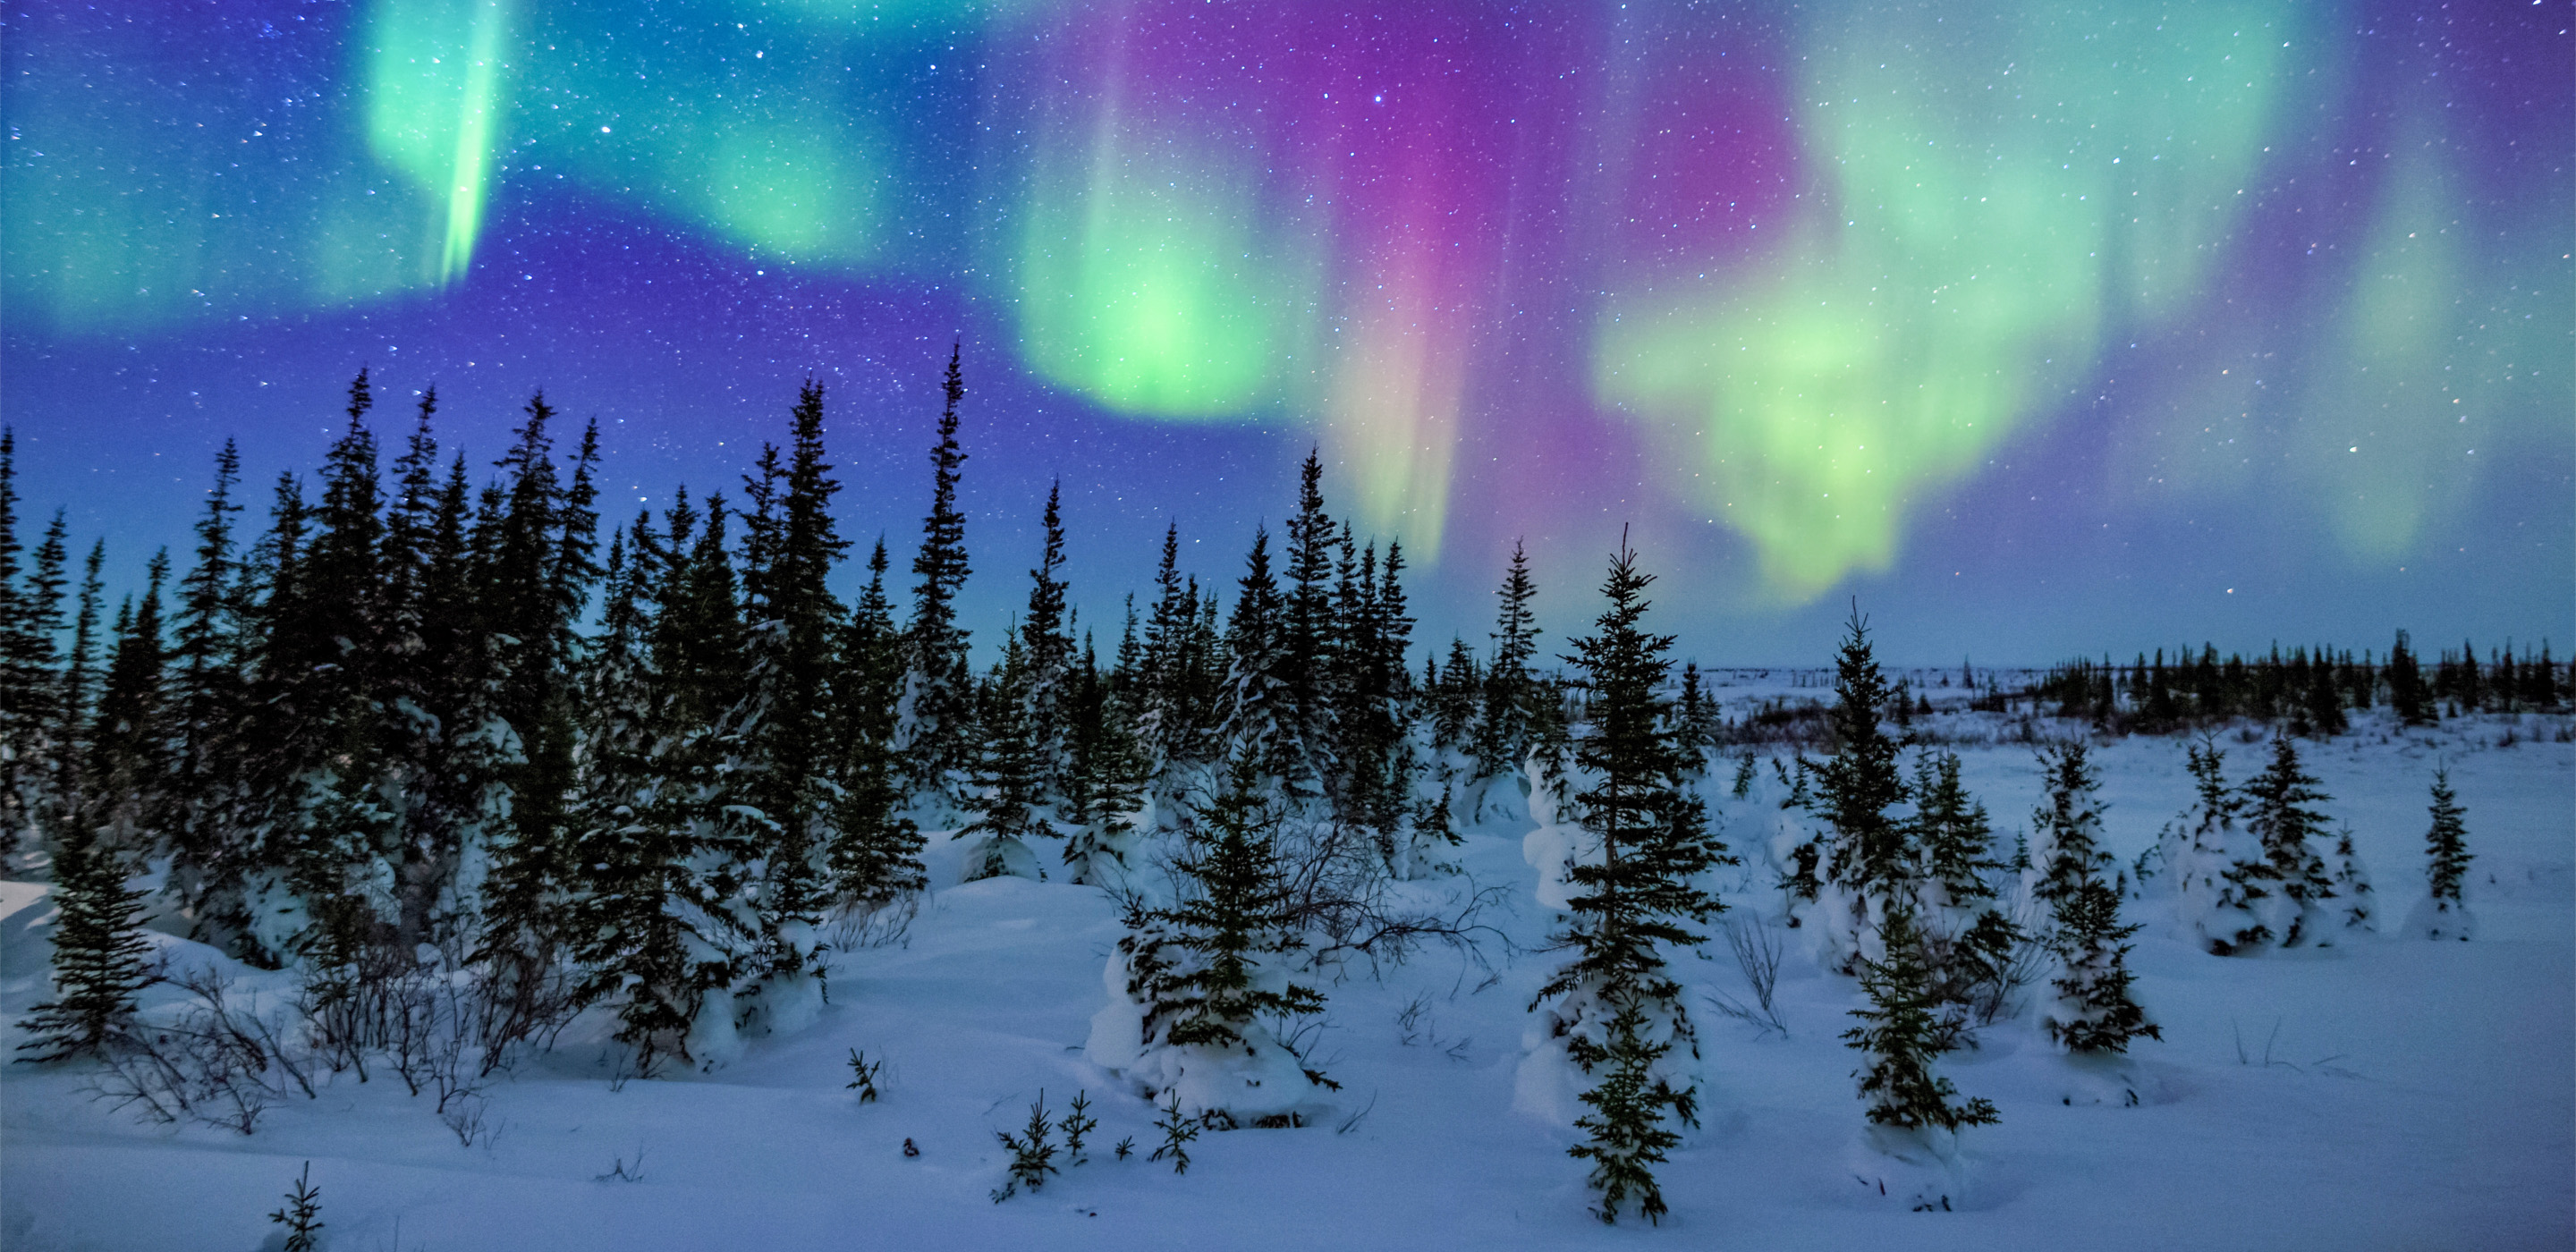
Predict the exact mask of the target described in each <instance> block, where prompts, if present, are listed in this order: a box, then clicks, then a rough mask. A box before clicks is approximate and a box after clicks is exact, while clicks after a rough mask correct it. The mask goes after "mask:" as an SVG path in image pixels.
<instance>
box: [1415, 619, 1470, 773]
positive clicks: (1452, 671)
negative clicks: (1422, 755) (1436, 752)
mask: <svg viewBox="0 0 2576 1252" xmlns="http://www.w3.org/2000/svg"><path fill="white" fill-rule="evenodd" d="M1483 682H1484V679H1483V676H1482V675H1481V674H1479V673H1477V671H1476V654H1475V652H1474V651H1473V650H1471V649H1469V648H1468V647H1467V641H1466V639H1465V638H1464V637H1461V636H1457V635H1452V636H1450V637H1449V660H1448V662H1447V664H1445V665H1443V666H1440V667H1437V668H1434V669H1433V670H1431V671H1430V672H1429V674H1428V675H1426V676H1425V677H1424V679H1423V683H1422V685H1423V687H1424V689H1425V690H1426V691H1427V692H1428V693H1429V694H1430V698H1431V744H1432V746H1433V747H1435V748H1443V749H1446V748H1463V749H1466V750H1468V751H1469V752H1470V753H1471V754H1472V753H1473V751H1474V750H1475V747H1476V744H1475V740H1474V738H1473V735H1474V734H1475V732H1476V728H1477V726H1478V724H1479V723H1478V721H1477V717H1476V705H1477V701H1478V698H1479V695H1480V692H1481V690H1482V687H1483Z"/></svg>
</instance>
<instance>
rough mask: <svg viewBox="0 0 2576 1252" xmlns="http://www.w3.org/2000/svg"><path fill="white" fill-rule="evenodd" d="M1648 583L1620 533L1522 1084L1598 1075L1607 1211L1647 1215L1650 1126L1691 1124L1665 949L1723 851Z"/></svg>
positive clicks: (1704, 902) (1582, 645) (1594, 655)
mask: <svg viewBox="0 0 2576 1252" xmlns="http://www.w3.org/2000/svg"><path fill="white" fill-rule="evenodd" d="M1653 581H1654V576H1653V575H1651V574H1647V573H1645V572H1643V571H1641V570H1639V569H1638V568H1637V558H1636V553H1634V552H1632V551H1629V550H1628V549H1627V547H1626V545H1625V544H1624V543H1623V544H1622V545H1621V547H1620V550H1619V552H1618V553H1617V554H1616V556H1614V557H1613V558H1612V561H1611V564H1610V572H1609V576H1608V578H1607V580H1606V581H1605V582H1604V583H1603V586H1602V593H1603V595H1604V596H1605V597H1606V598H1607V599H1608V600H1609V607H1608V608H1607V609H1606V610H1604V611H1603V612H1602V614H1601V616H1600V618H1599V619H1598V620H1597V622H1596V624H1595V630H1594V633H1593V634H1592V635H1590V636H1588V637H1585V638H1582V639H1577V640H1575V641H1574V648H1575V655H1574V657H1573V658H1571V659H1572V660H1573V662H1574V664H1575V666H1576V669H1577V670H1578V672H1579V673H1580V675H1581V677H1580V678H1579V679H1578V680H1577V681H1578V684H1579V686H1580V687H1581V689H1582V690H1583V692H1584V693H1585V695H1586V696H1587V697H1588V704H1589V707H1590V711H1591V717H1590V722H1589V724H1588V725H1587V726H1586V727H1584V728H1583V733H1581V734H1580V736H1579V737H1577V738H1576V740H1575V741H1574V764H1575V765H1576V767H1577V769H1578V770H1579V771H1581V773H1580V774H1579V777H1580V779H1581V782H1582V784H1583V785H1582V786H1581V789H1580V790H1577V791H1576V792H1575V793H1574V794H1573V795H1572V796H1571V800H1572V802H1573V810H1574V812H1575V814H1576V816H1577V820H1578V822H1579V823H1580V825H1581V827H1582V829H1583V831H1584V832H1585V834H1587V835H1588V836H1589V837H1590V840H1591V843H1592V846H1591V847H1590V848H1589V849H1587V850H1586V852H1585V854H1584V855H1580V856H1578V857H1576V858H1575V860H1574V863H1573V864H1572V865H1571V866H1569V867H1565V868H1563V869H1562V870H1561V872H1562V874H1563V876H1564V878H1565V879H1566V880H1567V881H1568V883H1569V884H1570V886H1571V892H1572V894H1571V895H1570V897H1569V898H1568V899H1567V901H1566V907H1567V910H1568V914H1567V923H1566V925H1565V927H1564V929H1563V930H1561V931H1560V932H1559V933H1558V934H1557V936H1556V939H1557V942H1558V943H1560V944H1561V945H1562V946H1564V947H1566V948H1568V949H1570V950H1571V951H1572V952H1573V954H1574V955H1573V959H1571V960H1569V961H1568V962H1566V964H1565V965H1563V966H1562V967H1560V968H1559V969H1558V970H1557V972H1556V974H1555V976H1554V977H1552V978H1550V979H1549V980H1548V982H1547V983H1546V985H1544V986H1542V987H1541V988H1540V989H1539V993H1538V997H1537V999H1536V1000H1535V1001H1534V1002H1533V1003H1532V1005H1531V1008H1532V1009H1533V1010H1535V1011H1537V1013H1538V1015H1539V1016H1538V1021H1537V1023H1536V1029H1535V1030H1534V1031H1533V1033H1534V1034H1535V1035H1536V1036H1537V1047H1536V1048H1535V1049H1534V1050H1533V1052H1532V1054H1531V1055H1530V1057H1529V1058H1528V1059H1527V1060H1525V1061H1524V1062H1523V1067H1524V1068H1523V1078H1522V1082H1523V1084H1524V1086H1532V1085H1543V1084H1544V1082H1545V1081H1546V1078H1547V1075H1546V1074H1545V1073H1543V1072H1539V1073H1534V1072H1533V1070H1532V1067H1537V1069H1539V1070H1541V1071H1543V1070H1546V1069H1549V1068H1553V1067H1554V1066H1556V1065H1559V1064H1563V1063H1570V1064H1571V1065H1572V1066H1573V1068H1574V1069H1575V1070H1577V1071H1579V1072H1580V1073H1582V1074H1583V1075H1585V1076H1587V1077H1591V1078H1594V1079H1596V1080H1598V1082H1597V1083H1596V1086H1595V1088H1594V1091H1593V1094H1592V1095H1591V1096H1588V1097H1583V1098H1584V1099H1586V1101H1587V1102H1589V1103H1591V1104H1593V1106H1594V1114H1593V1116H1592V1117H1591V1118H1589V1119H1588V1123H1579V1124H1584V1128H1585V1129H1586V1130H1587V1131H1588V1132H1589V1134H1590V1136H1591V1137H1590V1140H1589V1143H1588V1147H1589V1148H1590V1149H1591V1150H1590V1151H1589V1152H1587V1153H1584V1155H1589V1156H1591V1157H1592V1158H1593V1160H1594V1161H1595V1166H1596V1167H1595V1170H1594V1175H1593V1181H1594V1183H1595V1185H1596V1186H1600V1187H1603V1188H1605V1190H1604V1192H1603V1200H1604V1208H1603V1216H1604V1217H1605V1219H1606V1218H1609V1217H1614V1216H1615V1215H1616V1210H1615V1208H1614V1207H1613V1205H1615V1203H1616V1200H1615V1199H1614V1197H1613V1196H1612V1195H1611V1193H1610V1191H1609V1190H1607V1188H1610V1187H1611V1186H1613V1185H1614V1184H1615V1185H1617V1186H1618V1187H1619V1188H1621V1190H1622V1192H1623V1194H1624V1191H1625V1190H1627V1189H1632V1188H1633V1189H1637V1190H1638V1191H1639V1202H1640V1204H1641V1205H1643V1206H1645V1210H1646V1211H1647V1212H1648V1215H1649V1216H1652V1215H1654V1213H1656V1212H1659V1211H1660V1209H1661V1199H1660V1196H1659V1194H1658V1193H1657V1192H1656V1191H1655V1190H1654V1186H1653V1180H1652V1177H1651V1175H1650V1174H1647V1173H1646V1171H1645V1166H1646V1165H1647V1164H1648V1163H1649V1162H1650V1160H1651V1159H1654V1158H1655V1157H1659V1155H1660V1148H1656V1147H1655V1146H1654V1145H1656V1144H1657V1143H1659V1142H1661V1140H1660V1137H1659V1135H1658V1134H1657V1133H1656V1128H1657V1127H1660V1126H1661V1125H1662V1124H1663V1122H1664V1120H1665V1119H1666V1118H1667V1117H1670V1118H1671V1119H1673V1120H1675V1121H1679V1122H1681V1123H1683V1124H1686V1125H1696V1124H1697V1122H1698V1108H1699V1082H1698V1074H1697V1070H1698V1061H1699V1040H1698V1034H1697V1030H1696V1028H1695V1027H1694V1026H1693V1025H1692V1022H1691V1019H1690V1014H1689V1011H1688V1010H1687V1008H1686V1007H1685V1006H1684V1004H1683V1002H1682V994H1681V985H1680V983H1679V982H1678V981H1676V980H1675V979H1674V978H1673V977H1672V975H1671V973H1670V971H1669V968H1668V966H1667V965H1666V958H1665V953H1666V952H1667V951H1668V950H1670V949H1677V948H1686V947H1691V946H1695V945H1697V944H1699V943H1701V942H1703V941H1704V940H1705V938H1706V936H1705V935H1703V934H1701V933H1700V932H1699V931H1697V930H1694V929H1692V927H1693V926H1694V925H1696V924H1700V923H1705V922H1706V921H1708V919H1710V918H1711V917H1713V916H1715V915H1716V914H1717V913H1718V912H1719V911H1720V910H1721V909H1722V908H1723V907H1724V906H1723V905H1722V904H1721V903H1720V902H1719V901H1718V898H1717V895H1716V893H1714V892H1713V891H1710V890H1708V889H1707V888H1706V887H1705V886H1704V885H1703V883H1702V881H1701V880H1702V877H1703V875H1705V874H1706V873H1707V871H1708V870H1710V869H1712V868H1714V867H1716V866H1717V865H1719V864H1721V863H1729V862H1731V861H1732V858H1730V857H1727V856H1726V855H1725V845H1723V844H1721V843H1719V842H1718V841H1717V840H1716V839H1715V838H1714V837H1712V836H1711V835H1710V833H1709V830H1708V819H1707V813H1706V811H1705V810H1704V808H1703V806H1702V804H1701V802H1700V800H1699V798H1698V797H1697V796H1696V795H1693V794H1691V793H1690V791H1689V790H1688V789H1687V788H1686V787H1685V786H1684V779H1685V775H1686V773H1687V771H1688V769H1689V762H1688V760H1687V759H1686V757H1685V753H1684V749H1683V745H1682V744H1681V742H1680V741H1679V736H1677V735H1676V734H1675V733H1674V728H1673V725H1672V721H1671V718H1670V716H1669V714H1670V706H1669V704H1668V703H1667V702H1666V701H1665V700H1664V698H1663V696H1662V690H1663V686H1664V681H1665V679H1666V678H1667V676H1668V675H1669V673H1670V671H1671V666H1672V663H1671V661H1670V660H1669V659H1668V658H1667V657H1666V656H1665V653H1666V652H1667V651H1669V650H1670V649H1671V647H1672V642H1673V641H1672V637H1671V636H1669V635H1650V634H1647V633H1646V632H1645V631H1644V630H1642V629H1641V628H1640V626H1639V622H1640V621H1641V619H1642V618H1643V617H1644V615H1645V613H1646V610H1647V608H1648V602H1647V600H1646V598H1645V594H1644V593H1645V590H1646V588H1647V586H1648V585H1649V584H1651V583H1652V582H1653ZM1622 1022H1624V1023H1626V1024H1625V1025H1624V1026H1622V1025H1620V1023H1622ZM1560 1058H1561V1060H1560ZM1613 1080H1615V1081H1616V1082H1617V1083H1618V1086H1616V1087H1615V1088H1613V1087H1608V1086H1605V1085H1604V1084H1608V1083H1610V1082H1612V1081H1613ZM1650 1152H1651V1153H1652V1154H1653V1155H1652V1156H1650V1155H1648V1153H1650Z"/></svg>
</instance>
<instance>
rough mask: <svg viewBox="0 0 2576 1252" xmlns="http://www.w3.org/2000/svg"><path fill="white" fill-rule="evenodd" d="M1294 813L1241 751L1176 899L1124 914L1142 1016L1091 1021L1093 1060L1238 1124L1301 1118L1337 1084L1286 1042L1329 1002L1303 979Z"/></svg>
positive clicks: (1196, 827)
mask: <svg viewBox="0 0 2576 1252" xmlns="http://www.w3.org/2000/svg"><path fill="white" fill-rule="evenodd" d="M1284 820H1285V813H1284V810H1283V808H1282V805H1281V802H1280V801H1279V799H1278V798H1277V796H1276V795H1275V793H1274V792H1273V790H1272V788H1271V786H1270V781H1269V779H1268V778H1267V776H1265V775H1264V773H1263V767H1262V765H1261V764H1260V763H1259V762H1258V761H1257V760H1256V759H1254V758H1253V757H1252V756H1250V755H1245V754H1238V755H1237V756H1236V757H1235V758H1234V759H1233V760H1232V761H1231V762H1230V763H1229V765H1228V767H1227V771H1226V777H1225V781H1224V783H1223V784H1222V786H1221V788H1220V789H1219V790H1218V791H1217V793H1216V794H1215V795H1214V796H1212V797H1209V798H1208V799H1206V800H1205V801H1204V802H1203V803H1202V805H1201V806H1200V807H1199V809H1198V810H1197V812H1196V813H1195V815H1194V819H1193V821H1192V823H1191V826H1190V829H1189V831H1188V834H1187V844H1186V847H1185V850H1184V851H1183V853H1182V855H1181V856H1180V857H1178V858H1177V859H1176V860H1175V861H1174V863H1173V869H1174V870H1175V871H1176V874H1177V878H1178V881H1177V884H1176V886H1177V888H1178V895H1177V898H1176V899H1175V900H1174V901H1173V902H1172V903H1171V904H1170V905H1168V906H1166V907H1160V908H1147V907H1144V906H1143V905H1142V904H1141V903H1139V904H1137V905H1134V906H1131V908H1130V911H1129V913H1128V916H1127V919H1126V921H1127V935H1126V936H1125V937H1124V938H1122V939H1120V940H1119V943H1118V954H1117V955H1116V956H1115V957H1113V958H1112V962H1113V963H1112V977H1113V980H1114V982H1115V983H1116V985H1120V986H1123V988H1124V990H1125V995H1126V999H1127V1002H1128V1004H1129V1005H1130V1006H1131V1007H1132V1009H1133V1010H1134V1012H1135V1014H1136V1025H1135V1028H1134V1029H1135V1035H1134V1037H1132V1038H1123V1039H1112V1038H1110V1037H1107V1036H1106V1035H1105V1034H1104V1027H1103V1026H1102V1025H1101V1021H1100V1019H1095V1025H1094V1032H1093V1037H1092V1045H1091V1052H1092V1055H1093V1058H1094V1059H1095V1060H1098V1061H1100V1062H1101V1063H1103V1064H1107V1065H1110V1066H1111V1067H1112V1068H1117V1069H1123V1070H1125V1071H1126V1072H1127V1073H1128V1075H1129V1076H1130V1077H1131V1078H1133V1079H1135V1080H1136V1081H1138V1082H1140V1083H1142V1084H1144V1085H1145V1086H1146V1087H1147V1088H1148V1089H1149V1090H1150V1091H1151V1092H1152V1093H1153V1094H1155V1095H1157V1096H1160V1095H1162V1094H1163V1093H1166V1092H1168V1093H1171V1099H1172V1100H1174V1101H1175V1102H1176V1107H1179V1108H1185V1109H1187V1110H1189V1111H1191V1112H1193V1113H1196V1114H1198V1115H1199V1116H1200V1117H1201V1118H1202V1119H1203V1120H1205V1121H1206V1122H1208V1123H1209V1124H1212V1125H1216V1126H1219V1127H1223V1128H1228V1129H1230V1128H1233V1127H1235V1126H1238V1125H1242V1124H1245V1123H1247V1122H1249V1123H1251V1124H1254V1125H1290V1124H1294V1121H1295V1116H1296V1114H1297V1112H1298V1108H1299V1106H1301V1105H1304V1104H1309V1103H1312V1102H1313V1101H1314V1100H1316V1099H1317V1098H1319V1097H1320V1095H1321V1091H1322V1090H1323V1089H1325V1088H1328V1087H1331V1086H1333V1085H1334V1084H1332V1082H1331V1080H1329V1079H1327V1078H1325V1077H1324V1075H1323V1074H1322V1073H1320V1072H1318V1071H1316V1070H1313V1069H1310V1068H1307V1067H1306V1066H1305V1064H1304V1062H1303V1060H1302V1059H1301V1058H1300V1057H1299V1056H1298V1055H1297V1054H1296V1053H1294V1052H1292V1051H1290V1050H1289V1049H1288V1047H1287V1046H1286V1045H1285V1044H1284V1043H1283V1042H1282V1041H1281V1034H1282V1033H1283V1032H1286V1031H1288V1030H1290V1029H1291V1028H1292V1027H1293V1024H1294V1023H1295V1022H1296V1020H1297V1019H1299V1018H1304V1017H1311V1016H1313V1015H1315V1014H1317V1013H1320V1012H1322V1011H1323V1008H1324V997H1323V995H1322V993H1321V992H1319V991H1317V990H1316V989H1315V988H1313V987H1312V986H1309V985H1307V984H1306V983H1305V982H1303V981H1301V979H1300V976H1299V963H1300V957H1301V954H1302V953H1303V951H1304V948H1305V937H1304V935H1303V933H1302V931H1301V928H1300V926H1299V924H1298V921H1297V917H1296V914H1295V911H1294V909H1295V900H1294V896H1293V894H1292V892H1291V888H1290V885H1289V883H1288V882H1287V880H1286V876H1285V874H1284V872H1283V868H1282V865H1281V860H1280V851H1279V845H1278V839H1279V832H1280V827H1281V825H1282V824H1283V822H1284ZM1105 1016H1107V1015H1104V1017H1105Z"/></svg>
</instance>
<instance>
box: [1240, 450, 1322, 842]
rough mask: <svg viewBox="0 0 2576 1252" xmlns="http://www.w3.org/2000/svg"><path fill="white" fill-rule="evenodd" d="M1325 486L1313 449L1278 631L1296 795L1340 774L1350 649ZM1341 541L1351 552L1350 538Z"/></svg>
mask: <svg viewBox="0 0 2576 1252" xmlns="http://www.w3.org/2000/svg"><path fill="white" fill-rule="evenodd" d="M1323 479H1324V467H1323V461H1322V459H1321V458H1320V457H1319V456H1318V455H1317V454H1316V453H1315V452H1314V451H1311V450H1310V451H1308V452H1307V454H1306V461H1305V464H1304V465H1302V466H1300V467H1299V468H1298V472H1297V511H1296V512H1295V513H1293V514H1290V515H1289V518H1288V525H1287V530H1286V533H1285V536H1284V538H1285V540H1286V542H1284V543H1283V544H1282V545H1281V555H1282V557H1283V558H1284V564H1285V567H1286V568H1285V569H1284V571H1283V572H1284V573H1285V574H1286V579H1285V585H1284V586H1283V587H1281V589H1280V596H1279V609H1278V613H1277V616H1276V619H1275V624H1274V626H1273V632H1274V633H1275V635H1276V636H1277V648H1278V651H1279V661H1280V663H1279V665H1278V667H1277V669H1276V670H1275V673H1276V676H1277V677H1278V679H1279V680H1280V684H1281V689H1280V712H1281V718H1280V731H1281V733H1282V740H1281V745H1280V753H1279V757H1278V768H1279V769H1280V771H1281V773H1282V776H1283V777H1284V778H1285V779H1286V781H1287V783H1288V786H1289V787H1290V789H1291V790H1292V791H1296V792H1301V793H1305V794H1314V793H1317V792H1319V791H1321V790H1322V788H1323V786H1324V782H1325V780H1326V779H1328V778H1331V777H1333V776H1335V775H1336V774H1338V773H1339V772H1340V763H1339V762H1337V761H1336V760H1334V759H1333V751H1332V749H1333V745H1334V742H1335V738H1336V734H1335V727H1334V714H1335V711H1336V708H1335V706H1336V704H1337V703H1338V699H1337V698H1338V696H1339V695H1340V692H1339V691H1338V690H1336V688H1337V687H1338V685H1339V684H1338V680H1339V679H1340V678H1341V677H1342V662H1343V659H1344V658H1343V656H1342V652H1343V648H1344V646H1345V641H1344V639H1343V638H1342V631H1341V629H1340V627H1342V626H1344V625H1346V623H1344V622H1342V621H1339V620H1337V615H1336V614H1335V612H1334V603H1333V589H1332V578H1333V573H1334V561H1333V556H1334V551H1335V539H1336V536H1337V531H1336V529H1335V526H1334V522H1333V519H1332V517H1331V515H1330V514H1327V513H1326V512H1325V511H1324V490H1323ZM1338 534H1339V535H1340V537H1341V540H1342V547H1343V550H1344V551H1347V549H1348V542H1349V540H1348V534H1347V531H1342V532H1338ZM1345 581H1347V580H1345ZM1238 611H1240V610H1238ZM1238 660H1239V658H1238Z"/></svg>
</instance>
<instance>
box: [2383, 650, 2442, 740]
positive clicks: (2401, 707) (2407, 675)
mask: <svg viewBox="0 0 2576 1252" xmlns="http://www.w3.org/2000/svg"><path fill="white" fill-rule="evenodd" d="M2388 706H2389V708H2390V709H2392V710H2394V711H2395V712H2396V714H2397V720H2398V722H2399V723H2401V724H2403V725H2407V726H2422V725H2427V724H2429V723H2430V722H2431V721H2432V720H2433V711H2432V701H2431V700H2430V699H2429V698H2428V696H2427V693H2426V692H2425V690H2424V676H2423V671H2422V669H2421V668H2420V667H2419V666H2418V665H2417V663H2416V660H2415V650H2414V649H2413V648H2412V647H2410V646H2408V641H2407V638H2406V632H2405V631H2402V630H2401V631H2398V632H2397V642H2396V643H2395V644H2394V645H2392V646H2391V647H2390V648H2389V649H2388Z"/></svg>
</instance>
